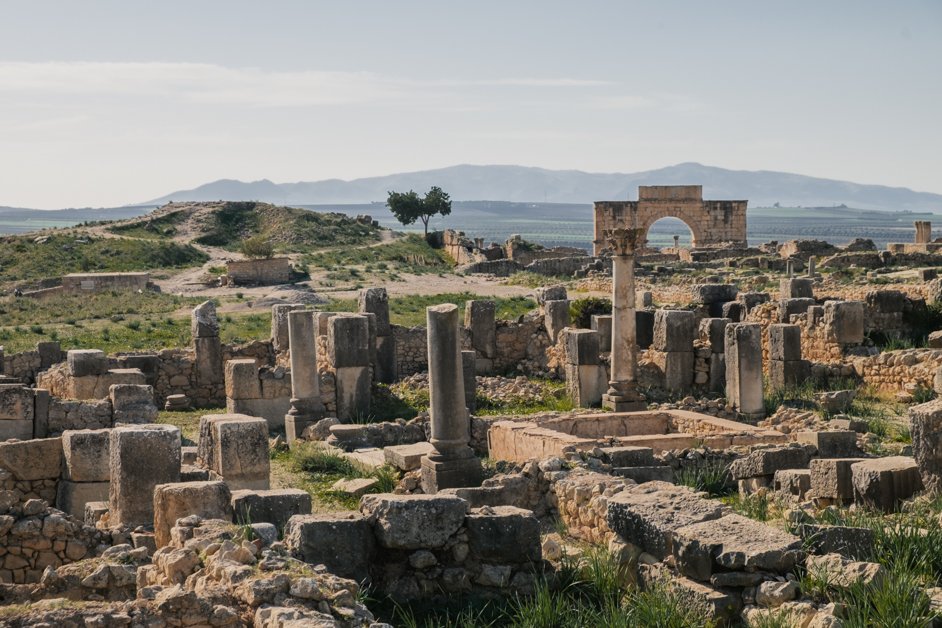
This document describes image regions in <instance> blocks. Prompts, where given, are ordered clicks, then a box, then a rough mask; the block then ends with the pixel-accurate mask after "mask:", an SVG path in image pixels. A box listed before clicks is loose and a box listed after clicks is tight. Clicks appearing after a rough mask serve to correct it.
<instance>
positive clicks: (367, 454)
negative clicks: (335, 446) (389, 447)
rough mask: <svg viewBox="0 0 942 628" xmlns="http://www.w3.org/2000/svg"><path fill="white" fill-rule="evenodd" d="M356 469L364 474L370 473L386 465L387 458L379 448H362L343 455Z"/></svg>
mask: <svg viewBox="0 0 942 628" xmlns="http://www.w3.org/2000/svg"><path fill="white" fill-rule="evenodd" d="M341 456H343V457H344V458H346V459H347V460H349V461H350V464H352V465H353V466H354V467H356V468H357V469H359V470H360V471H362V472H364V473H370V472H372V471H375V470H376V469H379V468H380V467H382V466H383V465H385V464H386V456H385V455H384V454H383V450H382V449H380V448H379V447H362V448H360V449H354V450H353V451H347V452H344V453H342V454H341Z"/></svg>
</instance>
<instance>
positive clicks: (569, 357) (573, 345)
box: [560, 327, 601, 365]
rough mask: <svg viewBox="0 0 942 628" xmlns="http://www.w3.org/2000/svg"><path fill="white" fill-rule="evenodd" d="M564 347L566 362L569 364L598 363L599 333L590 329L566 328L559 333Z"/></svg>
mask: <svg viewBox="0 0 942 628" xmlns="http://www.w3.org/2000/svg"><path fill="white" fill-rule="evenodd" d="M560 333H561V334H562V336H563V340H562V342H563V343H564V346H565V347H566V361H567V362H568V363H569V364H585V365H589V364H598V363H599V353H600V351H601V350H600V348H599V333H598V332H597V331H592V330H591V329H576V328H574V327H567V328H566V329H564V330H562V332H560Z"/></svg>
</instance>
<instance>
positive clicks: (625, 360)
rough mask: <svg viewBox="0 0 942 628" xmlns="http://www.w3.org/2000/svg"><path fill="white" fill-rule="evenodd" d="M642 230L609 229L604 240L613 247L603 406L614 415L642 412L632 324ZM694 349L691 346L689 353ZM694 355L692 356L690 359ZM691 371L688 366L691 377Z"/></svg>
mask: <svg viewBox="0 0 942 628" xmlns="http://www.w3.org/2000/svg"><path fill="white" fill-rule="evenodd" d="M642 231H643V230H642V229H612V230H611V231H606V232H605V238H606V240H608V243H609V244H610V245H611V247H612V252H613V254H614V257H613V258H612V342H611V375H610V381H609V383H608V391H607V392H606V393H605V395H604V396H603V397H602V405H603V406H604V407H606V408H609V409H611V410H615V411H616V412H627V411H632V410H643V409H644V407H645V404H644V396H643V395H642V394H641V393H640V391H639V390H638V382H637V372H638V342H637V334H636V327H635V325H636V320H635V257H634V256H635V248H636V247H637V246H638V243H639V241H640V240H641V239H642V238H643V237H644V234H643V233H642ZM692 350H693V347H692V346H691V351H692ZM692 355H693V353H691V356H692ZM692 376H693V368H692V365H691V377H692Z"/></svg>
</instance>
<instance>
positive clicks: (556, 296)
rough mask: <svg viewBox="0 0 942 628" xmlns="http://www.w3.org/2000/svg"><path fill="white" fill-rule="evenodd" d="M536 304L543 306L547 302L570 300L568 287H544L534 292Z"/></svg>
mask: <svg viewBox="0 0 942 628" xmlns="http://www.w3.org/2000/svg"><path fill="white" fill-rule="evenodd" d="M534 295H535V296H536V302H537V304H538V305H543V304H545V303H546V302H547V301H565V300H566V299H568V298H569V296H568V294H567V293H566V286H544V287H542V288H537V289H536V290H535V291H534Z"/></svg>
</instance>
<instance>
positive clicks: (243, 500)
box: [232, 488, 311, 530]
mask: <svg viewBox="0 0 942 628" xmlns="http://www.w3.org/2000/svg"><path fill="white" fill-rule="evenodd" d="M232 512H233V519H234V520H235V521H236V522H238V521H249V522H252V523H260V522H264V523H271V524H272V525H274V526H275V527H276V528H278V529H279V530H283V529H284V527H285V525H286V524H287V523H288V520H289V519H291V517H293V516H295V515H309V514H311V496H310V494H308V492H307V491H302V490H301V489H297V488H284V489H271V490H267V491H249V490H236V491H232Z"/></svg>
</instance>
